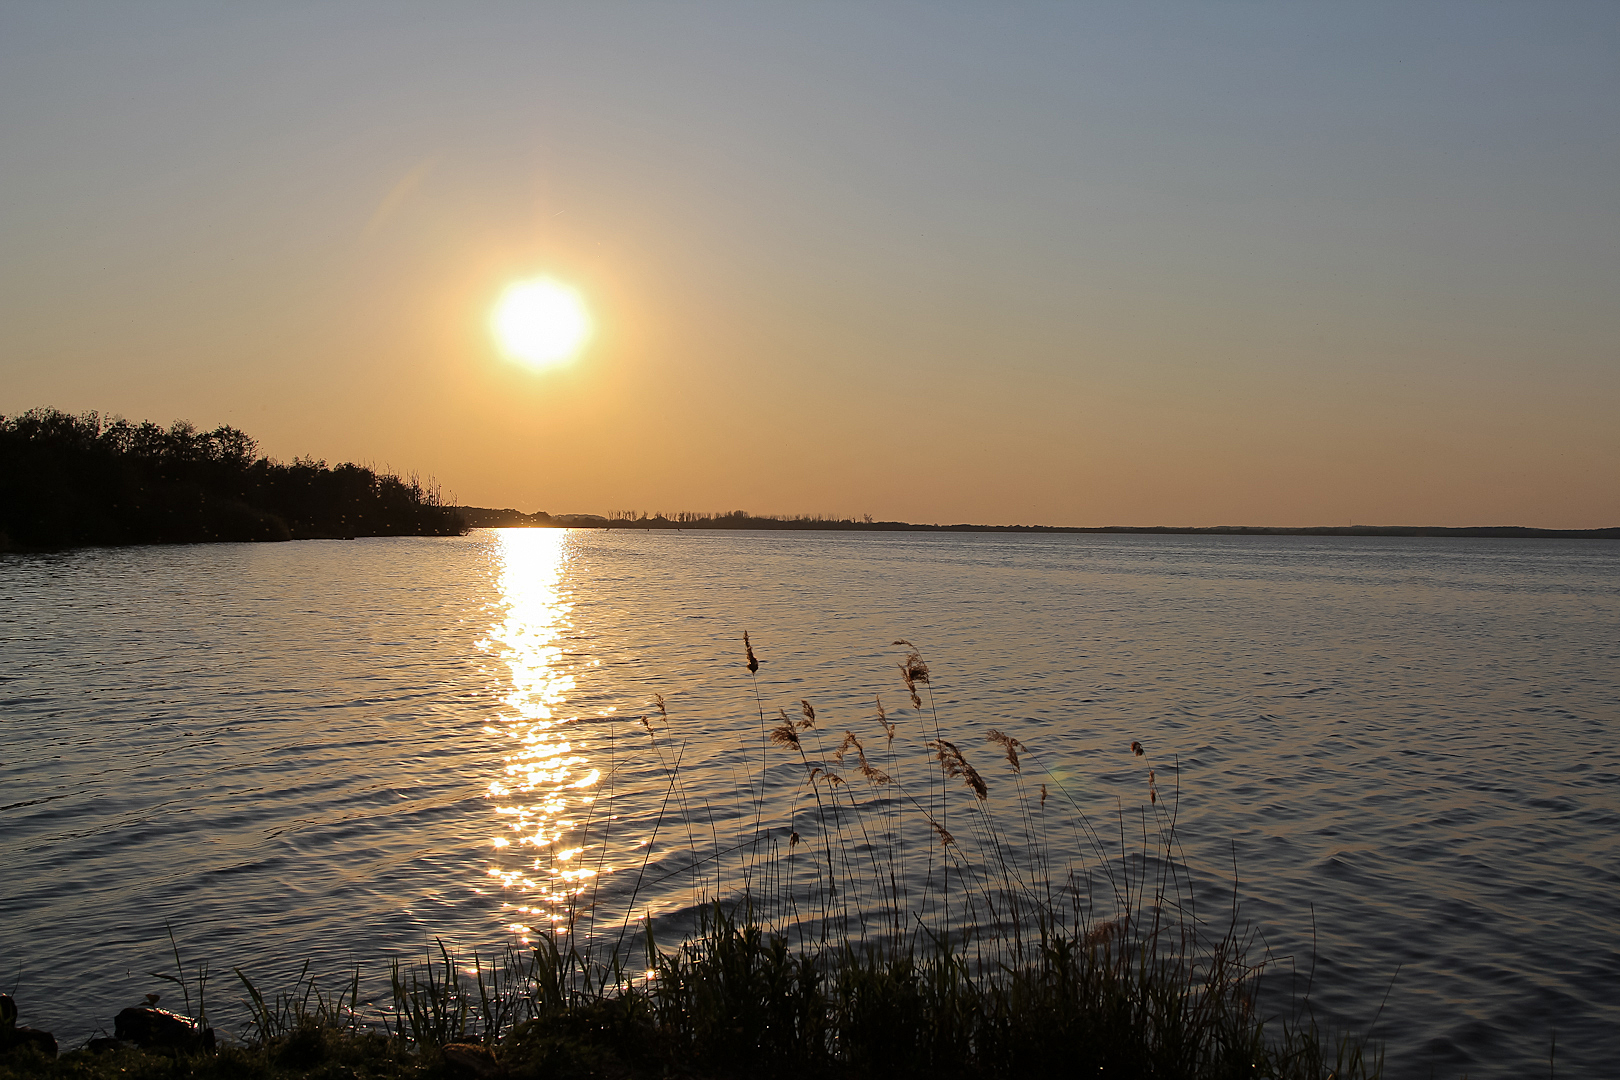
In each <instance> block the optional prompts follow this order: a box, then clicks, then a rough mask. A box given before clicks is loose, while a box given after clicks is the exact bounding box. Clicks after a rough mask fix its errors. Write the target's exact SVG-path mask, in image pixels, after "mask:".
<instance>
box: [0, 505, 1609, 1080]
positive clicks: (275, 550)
mask: <svg viewBox="0 0 1620 1080" xmlns="http://www.w3.org/2000/svg"><path fill="white" fill-rule="evenodd" d="M744 630H747V631H749V632H750V633H751V634H752V637H753V641H754V644H755V647H756V649H757V650H758V652H759V654H760V658H761V659H762V660H763V661H764V662H765V663H764V667H763V668H762V669H761V671H760V673H759V679H758V684H757V689H758V694H759V698H758V704H759V705H760V706H762V708H763V711H764V712H765V713H766V714H768V715H774V714H775V712H776V710H777V709H778V708H788V709H792V710H797V709H798V703H799V701H800V699H808V700H810V701H812V702H813V703H814V706H815V708H816V710H817V714H818V725H819V727H820V728H821V729H823V730H826V731H841V730H842V729H843V728H845V727H850V728H852V729H854V730H858V731H860V732H862V733H863V735H862V737H863V738H864V739H866V740H867V742H868V744H869V745H872V746H876V745H879V744H881V743H882V742H883V740H882V737H881V735H880V734H876V732H878V731H879V730H880V729H878V728H877V727H876V724H877V721H876V720H875V719H873V718H872V716H873V712H874V705H873V698H874V696H877V695H881V696H882V698H883V701H884V704H885V705H886V706H888V707H889V709H890V719H891V720H893V721H895V722H896V723H897V724H898V725H899V732H900V734H899V736H898V737H897V740H896V743H895V746H896V748H897V749H900V750H903V749H905V748H907V747H911V748H915V747H916V746H918V745H919V744H920V742H921V740H922V739H923V738H926V737H931V735H932V731H931V726H930V725H931V720H929V719H928V718H927V717H926V716H925V715H919V714H918V713H917V712H915V711H913V710H911V709H910V708H908V707H901V706H904V705H905V699H904V690H903V688H902V687H901V686H900V685H899V679H898V675H897V672H896V668H895V662H896V661H897V660H898V659H899V658H900V656H901V655H903V654H904V652H905V649H904V647H898V648H897V647H895V646H894V645H892V644H891V642H892V641H893V640H894V639H896V638H907V639H909V640H911V641H914V642H916V643H917V645H918V646H919V647H920V648H921V649H922V650H923V652H924V653H925V654H926V655H927V658H928V660H929V662H930V663H931V664H932V667H933V672H934V683H933V687H932V689H933V693H934V700H935V703H936V704H937V706H938V709H939V716H940V721H941V724H942V725H943V726H944V728H945V729H946V737H948V738H955V739H956V740H957V741H958V742H959V743H960V745H962V747H963V748H964V750H965V751H966V752H968V753H969V754H970V756H974V757H975V758H983V759H985V760H986V761H993V757H994V755H993V754H992V753H991V749H992V748H989V747H988V746H987V744H986V743H984V741H983V733H984V732H986V731H988V730H991V729H995V728H999V729H1001V730H1004V731H1006V732H1008V733H1010V734H1013V735H1015V736H1017V737H1018V738H1020V739H1022V740H1023V741H1024V742H1026V743H1027V744H1029V745H1030V746H1031V747H1033V748H1034V750H1035V751H1036V754H1037V758H1038V760H1039V761H1040V762H1041V763H1043V764H1044V765H1046V766H1048V767H1050V769H1051V770H1052V771H1051V778H1052V782H1053V783H1054V784H1057V783H1058V782H1059V781H1061V784H1062V786H1063V788H1064V789H1065V790H1066V791H1067V792H1068V793H1069V794H1070V795H1072V796H1073V797H1074V798H1075V800H1076V802H1077V804H1079V805H1081V806H1082V808H1084V809H1085V811H1086V813H1087V814H1088V815H1090V816H1092V817H1093V818H1094V819H1095V820H1097V821H1099V822H1102V823H1106V822H1108V820H1109V819H1110V815H1112V814H1114V813H1116V812H1117V811H1118V810H1119V809H1121V808H1123V809H1124V810H1125V811H1126V813H1127V814H1139V813H1140V812H1141V811H1142V810H1143V809H1144V808H1147V809H1148V811H1149V812H1150V813H1151V812H1152V808H1151V807H1149V806H1148V804H1147V796H1148V790H1147V781H1146V775H1145V767H1146V766H1147V765H1149V764H1152V765H1154V766H1155V767H1156V768H1157V770H1158V777H1159V788H1160V791H1161V794H1165V795H1167V796H1168V795H1170V794H1171V793H1172V792H1173V789H1174V787H1175V786H1177V785H1178V784H1179V788H1180V834H1181V838H1182V841H1183V843H1184V845H1185V847H1186V853H1187V858H1188V860H1189V862H1190V863H1191V864H1192V865H1193V867H1194V869H1195V874H1196V876H1197V879H1198V881H1199V882H1200V883H1201V884H1200V886H1199V887H1200V888H1204V887H1206V886H1207V887H1210V888H1217V887H1218V888H1224V889H1226V890H1228V891H1230V889H1231V886H1232V880H1233V873H1234V867H1235V872H1236V876H1237V892H1238V894H1239V896H1240V897H1241V899H1242V902H1243V912H1244V916H1245V918H1247V919H1249V920H1252V921H1253V923H1254V925H1255V926H1256V927H1257V928H1258V929H1259V931H1260V933H1261V934H1262V936H1263V941H1264V945H1265V946H1266V947H1268V948H1269V949H1270V952H1271V954H1272V955H1273V957H1274V958H1277V963H1278V965H1279V966H1283V965H1292V966H1293V967H1295V968H1297V969H1299V970H1301V971H1303V970H1306V969H1308V968H1309V966H1310V964H1311V963H1312V961H1313V959H1314V963H1315V970H1316V976H1315V990H1314V994H1313V999H1314V1001H1315V1004H1316V1006H1317V1008H1318V1010H1319V1012H1320V1014H1321V1015H1323V1016H1325V1017H1326V1018H1327V1019H1328V1020H1329V1021H1331V1022H1334V1023H1342V1024H1346V1025H1351V1026H1354V1027H1357V1028H1360V1029H1365V1028H1366V1027H1367V1026H1368V1025H1369V1024H1371V1023H1373V1021H1374V1018H1375V1016H1376V1021H1377V1028H1376V1033H1377V1035H1379V1036H1380V1037H1382V1038H1384V1039H1386V1040H1387V1045H1388V1050H1389V1065H1390V1068H1389V1073H1390V1075H1392V1076H1395V1077H1409V1076H1410V1077H1419V1076H1429V1075H1431V1074H1432V1075H1436V1076H1442V1077H1451V1076H1460V1075H1462V1074H1464V1073H1466V1074H1468V1075H1470V1076H1473V1077H1488V1076H1502V1077H1508V1076H1521V1075H1531V1074H1542V1073H1544V1072H1545V1070H1546V1068H1547V1055H1548V1047H1549V1044H1550V1041H1551V1039H1552V1038H1553V1036H1554V1034H1555V1033H1556V1037H1557V1044H1558V1065H1559V1071H1560V1073H1561V1074H1563V1075H1571V1076H1574V1075H1586V1076H1604V1075H1613V1069H1614V1068H1615V1062H1616V1060H1620V899H1617V897H1620V840H1617V835H1620V737H1617V734H1616V723H1617V719H1620V544H1614V543H1609V542H1562V541H1505V540H1503V541H1497V540H1468V541H1448V540H1436V539H1421V540H1418V539H1414V540H1405V539H1347V538H1331V539H1316V538H1298V537H1278V538H1249V537H1246V538H1225V537H1219V538H1217V537H1147V536H1038V537H1032V536H995V535H944V536H933V535H906V534H886V535H868V536H845V535H837V534H813V533H811V534H792V535H788V534H768V533H767V534H761V533H714V532H696V533H652V534H631V533H625V532H613V533H605V532H562V531H549V530H532V531H525V530H512V531H481V532H477V533H474V534H473V535H471V536H469V537H465V538H454V539H390V540H360V541H355V542H350V543H322V542H306V543H296V544H280V545H212V546H199V547H177V548H144V549H131V550H87V551H79V552H72V553H67V554H61V555H51V556H27V557H18V556H9V557H5V558H0V739H3V742H0V746H3V750H0V967H3V969H4V970H0V981H3V982H4V984H5V986H6V988H7V989H11V987H12V984H15V991H14V992H15V993H16V995H17V996H18V998H19V1000H20V1003H21V1006H22V1010H23V1021H24V1022H28V1023H33V1024H36V1025H39V1026H44V1027H48V1028H53V1029H54V1030H55V1031H56V1032H57V1034H58V1036H59V1038H61V1037H65V1038H64V1041H66V1042H71V1041H76V1040H78V1039H82V1038H83V1037H86V1036H88V1035H89V1034H92V1033H93V1031H94V1029H95V1028H96V1027H97V1026H110V1017H111V1016H112V1014H113V1013H114V1012H116V1011H117V1009H119V1008H121V1007H123V1006H124V1005H128V1004H134V1003H137V1002H139V1000H140V999H141V996H142V995H143V994H145V993H146V992H147V991H158V992H164V993H165V995H166V996H165V1000H164V1004H165V1005H167V1004H170V1002H171V999H172V997H173V996H174V995H173V992H172V990H169V989H168V988H167V987H166V986H165V985H163V984H161V983H159V982H158V981H157V980H155V979H153V978H152V977H151V976H149V975H147V974H146V973H147V972H149V971H154V970H164V969H165V968H166V967H169V966H171V965H172V959H171V958H170V956H169V955H168V939H167V934H166V930H165V926H166V925H167V926H170V927H172V928H173V930H174V932H175V935H176V937H177V938H178V939H179V941H180V944H181V949H182V952H183V954H184V955H185V956H186V957H187V960H188V962H192V961H200V960H204V959H207V960H209V961H211V962H212V964H213V966H214V968H215V969H216V971H217V970H228V968H229V966H230V965H233V964H234V965H241V966H243V967H245V968H247V969H248V970H249V971H251V972H254V973H257V974H258V976H259V978H260V981H263V982H270V983H275V982H276V981H277V980H278V979H280V978H284V977H285V976H286V975H287V974H289V972H291V971H295V970H296V968H297V966H298V965H299V964H300V963H301V962H302V961H303V960H304V959H306V958H308V959H311V960H313V961H314V964H315V967H316V968H317V969H318V970H325V971H330V972H336V971H338V970H339V969H341V968H342V967H343V965H344V964H345V963H347V962H349V961H360V962H362V963H363V964H367V965H369V966H370V967H371V968H372V969H373V970H378V971H380V966H381V962H382V960H383V959H384V958H386V957H388V956H395V955H403V956H416V955H419V954H420V953H421V951H422V950H423V948H424V947H425V946H426V945H428V944H429V943H430V942H431V940H432V939H433V938H434V937H435V936H436V935H437V936H442V937H443V938H444V939H445V940H446V942H447V943H449V944H453V945H456V946H458V947H463V948H469V949H470V948H478V949H482V950H486V951H487V950H489V949H492V948H495V947H499V946H500V945H503V944H505V943H509V942H514V941H518V942H521V941H524V940H528V939H532V936H533V934H534V933H535V931H536V930H537V929H539V928H542V927H547V926H552V927H555V926H557V925H559V924H562V925H566V920H567V919H568V917H569V913H570V912H571V911H572V912H573V913H575V914H577V913H578V911H579V905H580V903H581V898H582V897H595V896H603V897H606V896H609V895H611V896H616V897H617V898H618V901H619V902H620V903H623V902H626V901H627V900H628V899H629V893H628V888H629V887H630V886H631V884H632V883H633V882H635V881H640V882H642V883H644V884H643V886H642V887H641V888H640V889H639V890H638V892H637V895H636V897H635V907H636V909H637V910H638V911H642V912H647V913H651V914H653V915H654V916H656V917H657V918H659V919H660V920H663V921H662V922H661V923H660V924H659V925H661V926H666V927H674V928H676V929H677V930H678V929H679V928H681V927H683V926H686V925H689V917H690V912H691V901H692V898H693V896H694V895H696V894H698V893H701V892H703V891H705V890H707V891H712V890H713V888H714V886H715V885H716V883H717V879H715V878H712V877H711V878H707V879H706V878H704V877H703V876H702V875H703V873H705V871H700V872H698V873H697V874H695V875H694V874H686V875H684V876H683V874H682V873H681V868H682V867H683V866H686V865H688V862H689V860H686V859H684V858H683V855H682V853H683V852H689V851H690V850H692V848H693V847H697V846H700V842H699V841H694V840H693V827H694V823H703V824H702V827H703V828H707V829H710V830H711V840H712V846H713V847H714V848H724V847H725V846H726V839H725V838H726V837H728V836H732V835H738V834H739V831H747V830H751V829H752V827H753V822H754V819H755V816H756V815H757V816H758V818H759V820H760V821H761V823H762V824H764V825H766V826H768V827H769V828H770V829H772V830H773V832H774V834H775V835H781V834H782V833H784V832H785V831H786V829H787V827H790V826H791V824H793V823H794V822H795V821H799V820H802V819H795V818H792V817H791V816H790V815H791V814H793V813H794V812H795V810H794V808H795V806H797V805H799V803H795V802H794V800H795V799H799V800H800V803H802V792H801V794H798V795H796V794H794V793H795V792H796V791H800V790H801V789H802V785H801V784H800V783H799V778H800V777H802V773H801V772H798V771H797V770H798V766H796V765H794V763H793V762H792V761H791V760H789V759H787V758H785V757H779V758H772V757H770V755H769V753H766V754H765V755H764V761H765V764H766V765H768V766H769V772H768V773H767V777H768V783H767V787H766V790H765V793H764V794H763V795H762V796H760V800H759V801H758V802H756V801H755V795H754V792H755V790H756V789H755V788H754V787H753V786H751V785H752V784H753V783H754V778H755V777H756V776H757V774H758V772H759V767H760V762H761V757H762V751H761V747H760V738H759V719H758V713H757V711H756V698H755V696H754V694H755V684H754V683H753V682H752V681H751V680H750V679H749V677H748V673H747V671H746V670H744V668H743V666H742V662H741V661H742V657H741V641H740V637H741V634H742V632H743V631H744ZM660 694H661V695H663V696H664V698H665V700H666V704H667V708H668V713H669V719H668V721H667V723H666V722H665V721H664V719H663V717H662V716H661V715H660V714H659V713H658V711H657V707H656V705H655V704H654V696H655V695H660ZM643 716H647V717H650V718H651V719H650V720H649V723H650V724H651V725H652V726H653V732H654V738H652V739H649V737H648V734H647V731H646V728H645V727H644V726H643V725H642V724H641V723H640V722H639V720H638V718H639V717H643ZM863 725H864V726H863ZM925 729H926V730H925ZM1132 740H1140V741H1141V742H1142V743H1143V744H1144V746H1145V747H1146V749H1147V750H1148V752H1149V756H1148V757H1147V758H1146V759H1137V758H1135V757H1134V756H1133V755H1132V754H1131V753H1130V751H1129V746H1130V743H1131V742H1132ZM677 756H678V757H679V762H680V765H679V776H680V778H681V784H680V790H679V793H678V795H676V796H673V797H672V796H671V791H672V789H671V788H670V787H669V785H668V782H667V776H668V772H667V766H668V765H670V764H671V763H672V761H673V759H674V758H675V757H677ZM984 772H985V773H986V775H987V777H988V778H990V780H991V782H992V785H993V789H992V798H991V802H990V803H989V804H988V805H991V806H997V805H1002V806H1006V805H1012V801H1013V800H1015V799H1016V795H1015V794H1014V791H1013V789H1012V788H1011V787H1010V786H1008V785H1009V784H1010V779H1009V777H1007V776H1006V775H1005V774H1006V770H1005V769H1004V768H1003V769H1002V770H1001V772H1000V773H996V772H994V770H992V769H991V768H988V767H987V768H985V769H984ZM1043 775H1044V774H1043ZM1028 793H1029V792H1028V791H1026V794H1028ZM958 796H960V797H961V798H968V797H967V796H965V794H962V793H959V792H958V793H957V794H956V795H953V798H955V797H958ZM666 800H668V801H666ZM661 808H662V810H663V811H664V812H663V815H662V816H663V821H664V824H663V825H660V826H658V828H659V829H661V830H662V831H661V832H655V831H654V825H653V823H654V821H655V819H657V818H658V817H659V811H660V809H661ZM955 812H958V811H955V810H953V813H955ZM956 820H960V819H956ZM1137 820H1140V819H1137ZM711 823H713V824H711ZM609 826H611V827H609ZM953 827H954V826H953ZM593 829H594V830H595V831H594V832H593V831H592V830H593ZM603 829H607V832H606V833H604V832H603ZM1080 854H1081V855H1082V856H1083V855H1084V854H1085V853H1080ZM643 865H645V866H646V867H647V870H646V871H642V870H641V867H642V866H643ZM711 868H712V867H711ZM922 870H923V864H922V863H921V862H916V863H914V864H912V866H911V871H913V872H916V873H921V872H922ZM721 877H722V879H720V880H718V884H719V886H720V887H721V888H722V889H726V888H734V887H735V882H731V881H728V880H724V879H723V878H724V875H722V876H721ZM683 920H688V921H685V922H683ZM1386 993H1387V1004H1386V1005H1385V1006H1384V1008H1383V1010H1382V1012H1379V1003H1380V1002H1381V1001H1383V1000H1384V999H1385V995H1386ZM213 995H214V1001H215V1008H216V1009H217V1010H219V1012H218V1013H216V1015H220V1014H223V1015H225V1016H227V1017H229V1016H230V1015H232V1009H233V1008H234V1004H233V1003H234V1000H235V999H236V998H237V997H239V996H240V995H239V993H238V992H237V991H235V990H234V989H233V988H232V987H230V986H227V985H226V984H225V983H224V982H223V981H221V980H219V979H218V978H216V980H215V982H214V986H213ZM237 1018H238V1019H239V1014H238V1016H237Z"/></svg>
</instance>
